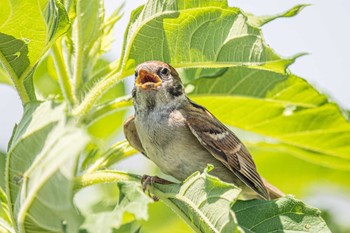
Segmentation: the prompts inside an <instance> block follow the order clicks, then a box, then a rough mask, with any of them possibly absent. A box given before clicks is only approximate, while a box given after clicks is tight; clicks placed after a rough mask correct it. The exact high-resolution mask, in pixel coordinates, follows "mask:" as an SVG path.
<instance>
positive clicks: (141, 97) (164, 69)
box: [132, 61, 184, 110]
mask: <svg viewBox="0 0 350 233" xmlns="http://www.w3.org/2000/svg"><path fill="white" fill-rule="evenodd" d="M132 94H133V99H134V103H135V108H137V107H139V108H149V109H152V110H153V109H154V108H162V107H164V106H168V107H171V106H172V105H174V104H179V103H180V102H181V101H179V100H181V99H184V86H183V84H182V82H181V79H180V78H179V74H178V73H177V72H176V70H175V69H174V68H173V67H171V66H170V65H169V64H167V63H165V62H161V61H148V62H144V63H142V64H140V65H138V66H137V67H136V70H135V86H134V89H133V93H132Z"/></svg>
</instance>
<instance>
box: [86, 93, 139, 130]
mask: <svg viewBox="0 0 350 233" xmlns="http://www.w3.org/2000/svg"><path fill="white" fill-rule="evenodd" d="M131 98H132V97H131V95H126V96H122V97H119V98H116V99H114V100H112V101H109V102H107V103H105V104H102V105H100V106H97V107H96V109H94V110H93V111H92V112H91V113H90V114H89V116H88V117H87V119H86V121H87V122H89V123H91V122H93V121H94V120H96V119H98V118H100V117H102V116H104V115H105V114H110V113H113V112H116V111H120V110H122V109H124V108H126V107H129V106H132V101H131Z"/></svg>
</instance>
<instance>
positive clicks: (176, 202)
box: [154, 172, 241, 232]
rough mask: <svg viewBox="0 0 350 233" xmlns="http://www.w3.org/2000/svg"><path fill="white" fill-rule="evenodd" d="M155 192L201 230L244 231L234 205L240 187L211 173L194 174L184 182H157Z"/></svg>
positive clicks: (193, 226)
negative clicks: (239, 223) (232, 207)
mask: <svg viewBox="0 0 350 233" xmlns="http://www.w3.org/2000/svg"><path fill="white" fill-rule="evenodd" d="M156 187H157V189H158V190H160V191H161V192H159V191H158V190H154V194H155V195H156V196H157V197H159V198H160V199H161V200H162V201H164V202H165V204H167V205H168V206H169V207H170V208H171V209H173V210H174V211H175V212H176V213H178V214H179V215H180V217H181V218H183V219H184V220H185V221H186V222H187V223H188V224H189V225H190V226H191V227H192V228H193V229H194V230H195V231H197V232H240V230H239V228H238V225H237V221H236V218H235V215H234V213H233V211H232V210H231V209H230V206H231V205H232V204H233V203H234V201H235V200H236V199H237V197H238V195H239V193H240V191H241V190H240V189H239V188H236V187H235V186H234V185H232V184H228V183H223V182H221V181H220V180H219V179H218V178H216V177H214V176H211V175H209V174H208V173H207V172H204V173H202V174H200V173H199V172H197V173H194V174H193V175H192V176H190V177H189V178H187V180H186V181H185V182H184V183H183V184H182V185H180V184H170V185H157V186H156ZM162 192H163V193H162Z"/></svg>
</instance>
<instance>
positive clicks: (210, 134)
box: [205, 131, 229, 141]
mask: <svg viewBox="0 0 350 233" xmlns="http://www.w3.org/2000/svg"><path fill="white" fill-rule="evenodd" d="M205 134H207V135H208V136H209V137H211V138H212V139H214V140H216V141H219V140H221V139H223V138H225V137H226V136H227V135H228V134H229V132H228V131H225V132H223V133H218V134H212V133H209V132H205Z"/></svg>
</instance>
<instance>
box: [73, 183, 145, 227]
mask: <svg viewBox="0 0 350 233" xmlns="http://www.w3.org/2000/svg"><path fill="white" fill-rule="evenodd" d="M91 192H93V194H94V195H93V196H91ZM76 200H77V202H78V204H77V205H78V207H79V209H80V210H81V212H82V214H83V216H84V217H85V221H84V223H83V224H82V226H81V228H82V229H85V230H87V231H88V232H101V233H102V232H103V233H108V232H114V231H113V230H116V229H118V232H119V231H120V232H125V231H126V230H127V229H129V230H132V232H137V230H138V229H139V227H140V226H139V223H138V221H141V220H147V219H148V213H147V210H148V204H149V203H150V202H151V199H150V198H149V197H148V196H147V195H146V194H145V193H144V192H143V191H142V189H141V187H140V183H136V182H127V181H121V182H118V183H115V184H105V185H99V186H94V187H89V188H87V189H85V190H84V189H83V190H81V191H80V192H79V193H78V194H77V196H76Z"/></svg>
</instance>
